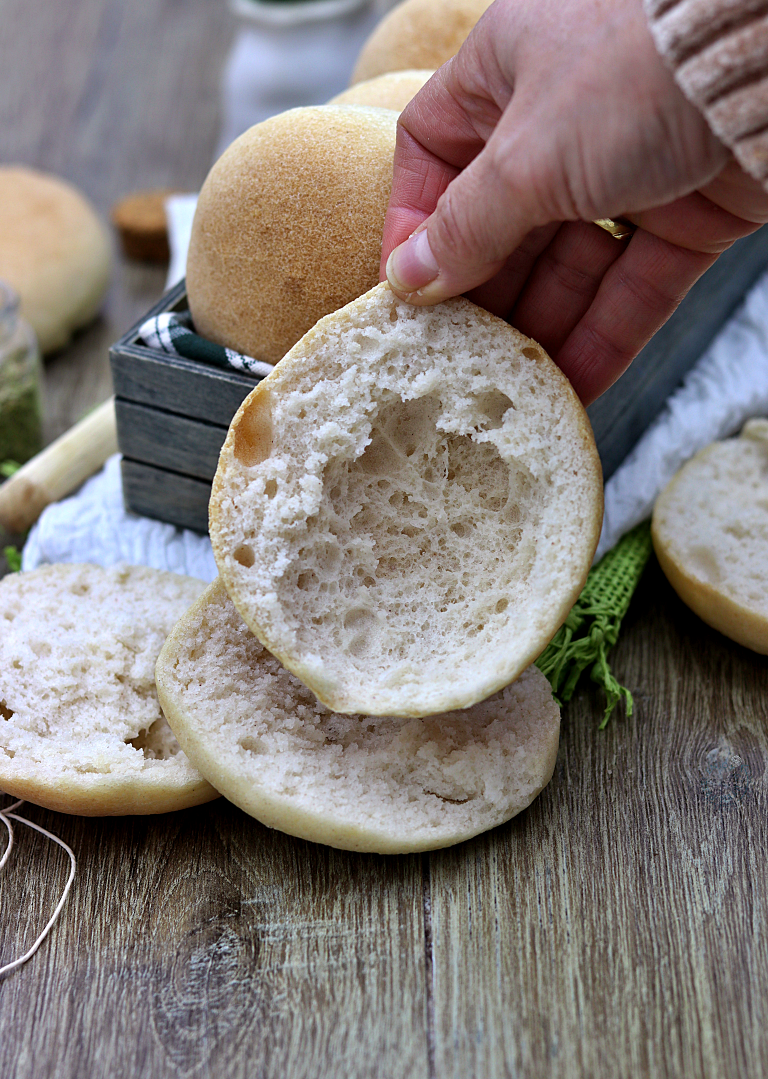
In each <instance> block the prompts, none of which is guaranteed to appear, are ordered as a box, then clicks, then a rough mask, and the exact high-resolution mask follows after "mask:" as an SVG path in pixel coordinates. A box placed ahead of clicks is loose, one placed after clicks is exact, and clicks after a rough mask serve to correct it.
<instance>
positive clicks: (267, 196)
mask: <svg viewBox="0 0 768 1079" xmlns="http://www.w3.org/2000/svg"><path fill="white" fill-rule="evenodd" d="M396 128H397V115H396V113H394V112H391V111H390V110H386V109H370V108H360V107H356V106H351V105H322V106H316V107H312V108H303V109H292V110H291V111H290V112H284V113H282V114H281V115H280V116H274V117H272V118H271V119H269V120H265V121H264V123H261V124H257V125H256V126H255V127H252V128H251V129H250V130H249V131H247V132H246V133H245V134H244V135H241V136H240V138H239V139H236V140H235V142H233V143H232V145H231V146H230V147H229V149H227V150H226V151H225V153H224V154H223V155H222V157H220V158H219V160H218V161H217V162H216V164H215V165H214V166H213V168H212V169H211V171H210V173H209V174H208V178H207V179H206V181H205V184H204V185H203V189H202V191H201V192H200V199H199V201H198V204H197V210H196V213H195V218H194V223H193V226H192V238H191V242H190V246H189V255H188V260H187V295H188V297H189V306H190V310H191V312H192V318H193V320H194V323H195V327H196V329H197V331H198V333H201V334H202V335H203V336H204V337H207V338H209V339H210V340H212V341H215V342H216V343H217V344H220V345H224V346H225V347H227V348H233V349H235V350H236V351H237V352H242V353H245V354H246V355H248V356H254V357H255V358H256V359H259V360H265V361H266V362H267V363H277V361H278V360H280V359H281V358H282V357H283V356H284V355H285V353H286V352H287V351H288V349H289V348H291V346H292V345H294V344H295V343H296V341H298V340H299V338H300V337H301V336H302V335H303V334H304V333H306V331H307V330H308V329H310V327H311V326H313V325H314V324H315V322H317V320H318V319H319V318H322V316H323V315H327V314H328V313H329V312H330V311H335V310H336V309H337V308H338V307H342V306H343V305H344V304H345V303H348V302H349V301H350V300H353V299H355V297H357V296H360V295H361V294H362V293H363V292H367V291H368V289H370V288H371V287H372V286H373V285H374V284H376V282H377V281H378V279H379V261H380V259H381V235H382V230H383V228H384V215H385V213H386V209H387V202H388V200H389V192H390V188H391V185H392V160H393V156H394V150H395V133H396Z"/></svg>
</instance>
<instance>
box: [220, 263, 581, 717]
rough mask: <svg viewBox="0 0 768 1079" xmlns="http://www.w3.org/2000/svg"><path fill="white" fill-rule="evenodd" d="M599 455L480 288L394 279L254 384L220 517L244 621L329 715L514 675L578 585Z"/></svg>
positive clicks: (422, 706) (396, 710)
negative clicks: (443, 290) (441, 288)
mask: <svg viewBox="0 0 768 1079" xmlns="http://www.w3.org/2000/svg"><path fill="white" fill-rule="evenodd" d="M601 517H602V482H601V471H600V462H599V458H598V456H597V451H596V449H595V444H594V439H593V437H592V431H591V428H590V425H589V421H588V419H587V417H586V413H585V412H584V409H583V408H582V406H581V404H580V402H579V401H578V399H577V397H576V395H575V393H574V392H573V389H572V388H571V385H570V383H569V382H568V381H567V379H566V378H565V377H564V376H563V375H562V373H561V372H560V371H559V370H558V368H557V367H556V366H555V365H554V364H553V363H552V361H551V360H550V359H549V357H548V356H547V355H546V354H545V353H544V352H543V350H542V349H541V348H540V347H539V346H538V345H536V343H535V342H533V341H531V340H530V339H528V338H526V337H524V336H523V335H522V334H520V333H518V332H517V331H516V330H514V329H512V327H510V326H509V325H507V323H505V322H503V321H502V320H501V319H498V318H495V317H494V316H493V315H490V314H488V312H487V311H484V310H482V309H481V308H479V307H476V306H475V305H474V304H472V303H470V302H469V301H468V300H464V299H456V300H451V301H449V302H448V303H445V304H441V305H439V306H437V307H413V306H410V305H408V304H405V303H401V302H400V301H398V300H397V299H396V297H395V296H393V294H392V293H391V292H390V290H389V288H388V287H387V285H386V284H382V285H379V286H377V287H376V288H375V289H372V290H371V292H369V293H368V294H367V295H366V296H363V297H361V298H360V299H359V300H356V301H354V302H353V303H351V304H349V305H347V307H345V308H343V309H342V310H341V311H337V312H336V313H335V314H333V315H330V316H328V317H327V318H325V319H323V320H321V321H320V322H319V323H318V324H317V326H315V327H314V329H313V330H311V331H310V332H309V333H308V334H307V335H306V336H305V337H304V338H303V339H302V340H301V341H300V342H299V343H298V344H297V345H296V346H295V347H294V348H293V349H292V350H291V352H290V353H289V354H288V355H287V356H286V357H285V359H284V360H283V361H282V363H281V364H280V365H279V366H278V367H277V368H276V369H275V371H273V373H272V374H271V375H270V376H269V377H268V378H267V379H265V380H264V381H263V382H261V383H260V385H259V386H258V387H257V388H256V389H255V390H254V391H253V392H252V393H251V394H250V395H249V396H248V397H247V398H246V400H245V401H244V402H243V405H242V406H241V408H240V409H239V411H238V412H237V414H236V415H235V418H234V420H233V422H232V425H231V427H230V430H229V433H228V435H227V439H226V441H225V443H224V446H223V448H222V451H221V456H220V458H219V467H218V471H217V473H216V477H215V479H214V484H213V493H212V497H211V503H210V531H211V540H212V543H213V550H214V555H215V557H216V562H217V565H218V567H219V572H220V574H221V577H222V579H223V581H224V584H225V586H226V588H227V591H228V592H229V594H230V595H231V596H232V599H233V601H234V603H235V605H236V607H237V609H238V610H239V612H240V614H241V615H242V617H243V618H244V619H245V621H246V623H247V624H248V625H249V626H250V628H251V629H252V630H253V632H254V633H255V634H256V635H257V636H258V638H259V640H260V641H261V642H262V644H264V645H265V647H267V648H268V649H269V650H270V651H271V652H272V653H274V655H276V656H277V657H278V658H279V659H280V661H281V662H282V663H283V664H284V665H285V666H286V667H287V668H288V669H289V670H291V671H292V672H293V673H294V674H295V675H297V677H298V678H300V679H301V680H302V681H303V682H304V683H305V684H306V685H307V686H309V687H310V688H311V689H312V690H313V692H314V693H315V694H316V695H317V696H318V698H319V699H320V700H321V701H322V702H323V703H324V704H325V705H326V706H327V707H329V708H331V709H333V710H334V711H336V712H341V713H352V712H359V713H365V714H372V715H399V716H424V715H429V714H432V713H437V712H443V711H449V710H451V709H456V708H465V707H469V706H470V705H472V704H474V703H476V702H477V701H479V700H482V699H483V698H485V697H487V696H489V695H490V694H491V693H494V692H496V691H497V690H498V689H500V688H501V687H502V686H505V685H507V683H509V682H511V681H512V680H513V679H515V678H517V677H518V676H519V675H520V674H521V673H522V671H523V670H524V669H525V668H526V667H528V666H529V664H530V663H532V662H533V660H534V659H536V657H537V656H538V655H539V653H540V652H541V651H542V649H543V648H544V647H545V646H546V644H547V643H548V641H549V640H550V639H551V637H552V636H553V635H554V633H555V632H556V631H557V629H558V627H559V626H560V625H561V623H562V622H563V620H564V619H565V617H566V615H567V614H568V611H569V610H570V608H571V606H572V604H573V602H574V601H575V599H576V597H577V596H578V594H579V592H580V591H581V588H582V587H583V584H584V581H585V579H586V575H587V572H588V570H589V567H590V564H591V561H592V556H593V553H594V550H595V546H596V544H597V539H598V535H599V531H600V522H601Z"/></svg>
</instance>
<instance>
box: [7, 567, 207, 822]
mask: <svg viewBox="0 0 768 1079" xmlns="http://www.w3.org/2000/svg"><path fill="white" fill-rule="evenodd" d="M204 588H205V585H204V583H203V582H202V581H196V580H193V579H192V578H190V577H180V576H178V575H177V574H175V573H164V572H161V571H160V570H153V569H147V568H145V567H143V566H114V567H111V568H109V569H102V568H101V567H100V566H91V565H51V566H42V567H40V568H39V569H36V570H32V571H31V572H29V573H16V574H11V575H10V576H7V577H4V578H3V580H2V581H0V790H3V791H5V792H6V793H7V794H10V795H13V796H14V797H17V798H23V799H25V800H27V801H30V802H34V803H35V804H37V805H41V806H45V807H46V808H48V809H55V810H58V811H59V812H61V813H78V814H82V815H84V816H115V815H122V814H128V813H164V812H167V811H168V810H172V809H183V808H186V807H187V806H192V805H199V804H200V803H201V802H207V801H210V799H212V798H216V797H217V792H216V791H215V790H214V789H213V788H212V787H211V786H209V784H208V783H206V781H205V780H204V779H203V778H202V776H201V775H200V774H199V773H198V772H197V771H196V770H195V769H194V768H193V767H192V765H191V764H190V763H189V761H188V760H187V758H186V757H185V756H184V754H183V753H182V752H181V750H180V748H179V744H178V742H177V741H176V738H175V737H174V735H173V732H172V731H171V729H170V727H169V726H168V723H167V722H166V720H165V717H164V715H163V713H162V711H161V708H160V705H159V703H158V699H157V693H156V690H155V681H154V666H155V662H156V660H157V656H158V654H159V652H160V649H161V647H162V645H163V642H164V641H165V638H166V636H167V634H168V633H169V631H170V630H171V628H172V627H173V625H174V623H175V622H176V621H177V619H178V618H179V617H180V616H181V615H182V614H183V612H184V611H185V610H186V609H187V608H188V607H189V605H190V604H191V603H192V602H193V601H194V600H195V599H197V597H198V596H199V595H200V593H201V592H202V590H203V589H204Z"/></svg>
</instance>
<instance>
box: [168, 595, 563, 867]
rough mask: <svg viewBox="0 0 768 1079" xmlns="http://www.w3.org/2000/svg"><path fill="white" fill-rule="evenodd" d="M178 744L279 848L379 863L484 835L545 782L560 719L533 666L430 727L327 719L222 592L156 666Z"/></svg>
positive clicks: (171, 641)
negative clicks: (282, 835) (285, 842)
mask: <svg viewBox="0 0 768 1079" xmlns="http://www.w3.org/2000/svg"><path fill="white" fill-rule="evenodd" d="M156 675H157V687H158V693H159V696H160V700H161V701H162V704H163V708H164V709H165V712H166V714H167V716H168V719H169V722H170V723H171V725H172V727H173V729H174V731H175V732H176V735H177V737H178V739H179V741H180V743H181V744H182V746H183V747H184V750H185V752H186V753H187V755H188V756H189V758H190V760H192V761H193V762H194V763H195V765H196V766H197V767H198V768H199V769H200V771H201V772H202V773H203V774H204V775H205V776H206V777H207V778H208V779H209V780H210V782H211V783H213V784H214V785H215V786H216V788H217V789H218V790H220V791H221V792H222V794H224V795H225V796H226V797H227V798H228V799H229V800H230V801H232V802H234V803H235V804H236V805H238V806H240V807H241V808H242V809H243V810H245V812H246V813H250V814H251V815H252V816H254V817H256V818H257V819H258V820H260V821H262V823H264V824H266V825H268V826H269V827H271V828H278V829H280V830H281V831H283V832H287V833H289V834H290V835H296V836H300V837H301V838H304V839H309V840H312V841H314V842H317V843H326V844H329V845H330V846H334V847H340V848H343V849H346V850H358V851H376V852H379V853H382V854H394V853H404V852H407V851H417V850H432V849H434V848H437V847H443V846H447V845H448V844H451V843H458V842H460V841H462V840H464V839H468V838H469V837H470V836H473V835H476V834H477V833H478V832H481V831H484V830H486V829H488V828H492V827H495V826H496V825H498V824H501V823H502V822H503V821H505V820H508V819H509V818H510V817H512V816H514V814H516V813H519V812H520V810H522V809H524V808H525V807H526V806H527V805H528V804H529V803H530V802H531V801H532V800H533V799H534V798H535V797H536V795H537V794H538V793H539V791H540V790H541V789H542V787H544V786H545V784H546V783H547V782H548V781H549V779H550V777H551V775H552V771H553V768H554V764H555V757H556V754H557V743H558V733H559V726H560V713H559V710H558V708H557V706H556V705H555V703H554V701H553V700H552V694H551V692H550V688H549V683H548V682H547V680H546V679H545V678H544V676H543V675H542V674H541V672H540V671H539V670H538V669H537V668H535V667H532V668H530V669H529V670H527V671H526V672H525V673H524V674H523V675H522V676H521V677H520V678H519V679H518V680H517V681H516V682H515V683H514V684H513V685H511V686H508V687H507V688H506V689H504V690H502V691H501V692H500V693H498V694H496V696H494V697H492V698H491V699H490V700H487V701H484V702H483V703H482V704H478V705H476V706H475V707H474V708H472V709H469V710H467V711H459V712H452V713H450V714H447V715H440V716H434V717H432V718H429V719H395V718H392V717H378V718H376V717H372V716H359V715H355V716H349V715H344V716H342V715H337V714H333V713H332V712H329V711H328V710H327V709H325V708H323V706H322V705H320V704H319V703H318V701H317V700H316V699H315V697H314V696H313V694H312V693H310V691H309V690H308V689H306V687H305V686H303V685H302V684H301V682H299V680H298V679H297V678H295V677H294V676H293V675H292V674H290V673H289V672H288V671H286V670H285V668H283V667H282V666H281V665H280V663H279V662H278V661H277V660H276V659H275V658H274V656H272V655H270V654H269V652H268V651H267V650H266V649H265V648H264V647H263V646H262V645H261V644H260V643H259V641H258V639H257V638H256V637H255V636H254V635H253V634H252V633H251V632H250V631H249V630H248V627H247V626H246V625H245V623H244V622H243V620H242V619H241V618H240V616H239V614H238V613H237V611H236V610H235V607H234V605H233V604H232V601H231V600H230V599H229V597H228V596H227V593H226V591H225V589H224V587H223V585H222V584H221V582H220V581H217V582H214V584H213V585H211V586H210V587H209V588H208V590H207V592H206V593H205V594H204V595H203V596H202V597H201V599H200V600H199V601H198V602H197V603H196V604H195V606H194V607H193V608H192V609H191V610H190V611H189V612H188V613H187V614H186V615H185V616H184V617H183V618H182V619H181V621H180V622H179V624H178V625H177V626H176V628H175V629H174V631H173V633H172V634H171V635H170V637H169V638H168V641H167V643H166V645H165V646H164V648H163V651H162V652H161V654H160V658H159V660H158V663H157V670H156Z"/></svg>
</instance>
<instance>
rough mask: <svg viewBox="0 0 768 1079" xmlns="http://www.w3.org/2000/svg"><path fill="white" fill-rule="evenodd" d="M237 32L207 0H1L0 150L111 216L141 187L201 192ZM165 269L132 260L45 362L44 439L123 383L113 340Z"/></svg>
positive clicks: (159, 286)
mask: <svg viewBox="0 0 768 1079" xmlns="http://www.w3.org/2000/svg"><path fill="white" fill-rule="evenodd" d="M233 30H234V20H233V19H232V17H231V15H230V14H229V12H228V9H227V5H226V4H225V3H223V2H222V3H219V2H216V3H211V2H208V0H187V2H175V0H141V3H129V2H127V0H56V2H55V3H50V2H49V0H0V71H2V87H3V90H2V93H0V161H3V162H13V161H16V162H22V163H24V164H27V165H32V166H34V167H37V168H41V169H45V170H49V171H51V172H55V173H57V174H58V175H60V176H63V177H64V178H65V179H67V180H70V181H71V182H72V183H74V184H76V185H77V186H78V187H79V188H80V189H81V190H82V191H83V192H84V193H85V194H86V195H87V196H88V197H89V198H90V199H91V200H92V201H93V203H94V204H95V206H96V209H97V210H98V211H99V213H100V214H101V215H102V217H104V218H105V219H106V218H107V217H108V215H109V210H110V207H111V206H112V204H113V203H114V202H115V201H116V200H117V199H118V198H120V197H121V196H122V195H125V194H126V193H128V192H130V191H133V190H135V189H137V188H147V187H176V188H179V189H186V190H189V191H196V190H197V189H198V188H199V187H200V184H201V183H202V181H203V179H204V178H205V175H206V173H207V171H208V169H209V167H210V165H211V157H212V154H213V151H214V146H215V143H216V138H217V132H218V109H219V86H218V83H219V77H220V71H221V66H222V63H223V58H224V56H225V54H226V50H227V48H228V46H229V42H230V40H231V37H232V34H233ZM164 280H165V271H164V270H163V269H162V268H158V267H146V266H144V265H142V264H140V263H130V262H127V261H125V260H124V259H122V258H120V257H119V256H118V254H117V245H115V262H114V273H113V279H112V286H111V288H110V291H109V294H108V297H107V301H106V304H105V308H104V312H103V315H102V317H101V318H100V319H99V320H98V321H97V322H95V323H94V324H93V325H92V326H91V327H90V328H89V329H87V330H85V331H84V332H82V333H81V334H80V335H79V336H78V337H77V338H76V340H75V341H74V342H73V344H72V345H71V346H69V347H68V348H66V349H63V350H62V351H61V352H60V353H58V354H57V355H55V356H53V357H51V358H50V359H49V360H48V361H47V363H46V383H45V405H46V422H45V432H46V439H47V440H48V441H50V439H52V438H55V437H56V436H57V435H59V434H61V433H62V431H64V430H66V429H67V428H68V427H70V426H71V424H72V423H74V422H75V421H76V420H78V419H80V417H81V416H82V414H83V413H84V412H85V411H87V409H89V408H91V407H92V406H93V405H95V404H98V403H99V402H100V401H103V400H105V399H106V398H107V397H108V396H109V395H110V393H111V392H112V391H111V384H110V376H109V363H108V357H107V352H108V348H109V345H110V344H112V342H113V341H116V340H117V338H118V337H120V335H121V334H123V333H124V332H125V330H126V329H127V328H128V327H129V326H130V325H131V324H132V323H133V322H135V321H136V319H137V318H138V317H139V316H140V315H141V314H142V313H143V312H144V311H146V310H147V309H148V308H149V307H150V306H151V305H152V304H153V303H154V302H155V300H157V299H158V298H159V297H160V295H161V294H162V291H163V284H164Z"/></svg>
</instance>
